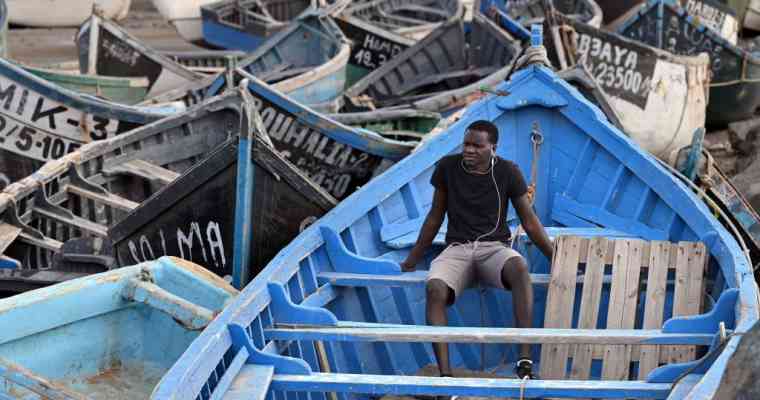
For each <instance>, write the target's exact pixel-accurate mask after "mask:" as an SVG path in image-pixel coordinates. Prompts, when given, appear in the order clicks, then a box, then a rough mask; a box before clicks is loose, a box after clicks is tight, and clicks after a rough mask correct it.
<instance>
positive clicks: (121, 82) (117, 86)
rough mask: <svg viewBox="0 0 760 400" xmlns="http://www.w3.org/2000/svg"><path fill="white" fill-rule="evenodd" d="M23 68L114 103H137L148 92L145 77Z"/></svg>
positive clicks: (77, 90)
mask: <svg viewBox="0 0 760 400" xmlns="http://www.w3.org/2000/svg"><path fill="white" fill-rule="evenodd" d="M23 68H24V69H25V70H26V71H28V72H31V73H32V74H34V75H35V76H38V77H40V78H42V79H45V80H46V81H49V82H52V83H55V84H56V85H59V86H61V87H64V88H66V89H70V90H73V91H75V92H79V93H86V94H89V95H92V96H96V97H100V98H103V99H106V100H109V101H113V102H115V103H121V104H137V103H140V102H142V101H143V100H145V96H146V94H147V93H148V85H149V82H148V79H147V78H145V77H142V78H129V77H124V78H122V77H113V76H102V75H88V74H80V73H78V72H68V71H59V70H53V69H46V68H37V67H30V66H24V67H23Z"/></svg>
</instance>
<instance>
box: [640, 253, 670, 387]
mask: <svg viewBox="0 0 760 400" xmlns="http://www.w3.org/2000/svg"><path fill="white" fill-rule="evenodd" d="M670 250H671V244H670V243H669V242H660V241H657V242H652V243H651V251H650V256H649V265H650V266H649V271H648V274H647V291H646V300H645V303H644V321H643V326H642V328H643V329H657V328H660V327H661V326H662V318H663V314H664V310H665V290H666V284H667V279H668V265H669V262H670ZM659 361H660V352H659V348H658V347H657V346H641V349H640V355H639V379H641V380H644V379H645V378H646V376H647V375H648V374H649V372H650V371H652V370H653V369H655V368H657V366H658V365H659Z"/></svg>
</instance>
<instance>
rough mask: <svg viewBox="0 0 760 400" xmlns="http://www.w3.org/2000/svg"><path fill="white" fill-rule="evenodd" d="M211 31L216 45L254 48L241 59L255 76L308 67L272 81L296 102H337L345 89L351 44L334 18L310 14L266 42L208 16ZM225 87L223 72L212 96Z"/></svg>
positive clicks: (213, 85)
mask: <svg viewBox="0 0 760 400" xmlns="http://www.w3.org/2000/svg"><path fill="white" fill-rule="evenodd" d="M207 22H208V23H207ZM206 25H208V31H206V29H207V28H206ZM205 32H208V35H206V36H205V37H206V38H207V39H212V40H213V41H212V42H211V43H214V44H217V45H220V46H222V47H226V48H232V49H236V50H244V51H247V52H251V53H252V54H250V55H248V56H247V57H246V58H245V59H243V60H240V62H239V63H238V67H239V68H241V69H243V70H245V71H246V72H247V73H249V74H251V75H254V76H266V75H267V73H271V71H272V69H273V68H274V67H275V66H278V65H281V66H287V67H285V68H284V69H283V72H287V71H301V70H303V71H301V72H300V73H298V74H296V75H295V76H290V77H288V78H286V79H284V80H282V79H277V81H278V82H277V83H273V84H272V86H274V87H275V88H277V89H278V90H280V91H282V92H283V93H284V94H286V95H288V96H289V97H290V98H291V99H292V100H293V101H296V102H299V103H302V104H305V105H308V106H316V105H320V104H324V103H329V102H332V101H334V100H335V99H336V98H338V97H339V96H341V94H342V93H343V89H344V86H345V83H346V65H347V62H348V55H349V54H348V53H349V51H350V45H349V44H348V41H347V39H346V38H345V36H344V35H343V33H342V32H341V30H340V29H339V28H338V26H337V25H336V24H335V22H334V21H333V20H332V18H330V17H327V16H320V15H316V14H310V15H305V16H303V17H301V18H299V19H297V20H294V21H293V22H292V23H290V24H289V25H288V26H287V27H286V28H285V29H282V30H281V31H279V32H277V33H276V34H274V35H273V36H272V37H270V38H268V39H266V40H263V38H261V37H258V36H256V35H254V34H252V33H250V32H239V31H237V30H236V29H234V28H231V27H226V26H219V25H218V24H217V23H216V22H214V21H211V22H209V21H206V20H204V35H205ZM317 68H319V69H317ZM317 71H318V72H319V73H316V72H317ZM262 79H264V78H263V77H262ZM225 87H226V82H225V77H224V74H221V75H220V76H219V77H218V78H217V79H216V80H215V81H214V83H213V84H211V86H210V87H209V88H208V89H207V95H214V94H219V93H221V92H222V91H223V90H224V89H225ZM331 111H332V112H335V111H337V110H331Z"/></svg>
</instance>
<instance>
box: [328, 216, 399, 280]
mask: <svg viewBox="0 0 760 400" xmlns="http://www.w3.org/2000/svg"><path fill="white" fill-rule="evenodd" d="M320 231H321V232H322V237H323V238H324V240H325V247H326V248H327V255H328V256H329V257H330V263H331V264H332V265H333V267H334V268H335V270H336V271H339V272H349V273H365V274H376V275H395V274H400V273H401V267H400V266H399V265H398V263H395V262H393V261H388V260H381V259H373V258H368V257H362V256H359V255H357V254H356V253H353V252H350V251H348V249H347V248H346V245H345V244H343V241H342V240H341V238H340V236H338V234H337V233H335V231H333V230H332V229H331V228H329V227H327V226H320Z"/></svg>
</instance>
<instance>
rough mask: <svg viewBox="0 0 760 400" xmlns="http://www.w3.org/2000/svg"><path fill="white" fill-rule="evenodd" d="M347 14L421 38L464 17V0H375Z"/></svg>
mask: <svg viewBox="0 0 760 400" xmlns="http://www.w3.org/2000/svg"><path fill="white" fill-rule="evenodd" d="M344 14H346V15H349V16H352V17H355V18H358V19H360V20H363V21H365V22H367V23H369V24H372V25H375V26H377V27H380V28H382V29H385V30H387V31H390V32H393V33H396V34H398V35H401V36H406V37H408V38H410V39H413V40H420V39H422V38H424V37H425V36H427V35H428V33H430V32H431V31H433V30H434V29H435V28H436V27H437V26H438V25H440V24H442V23H444V22H446V21H450V20H459V19H462V18H463V17H464V6H463V4H462V2H461V0H411V1H399V0H371V1H364V2H358V4H357V5H355V6H352V7H350V8H348V9H346V10H345V11H344Z"/></svg>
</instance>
